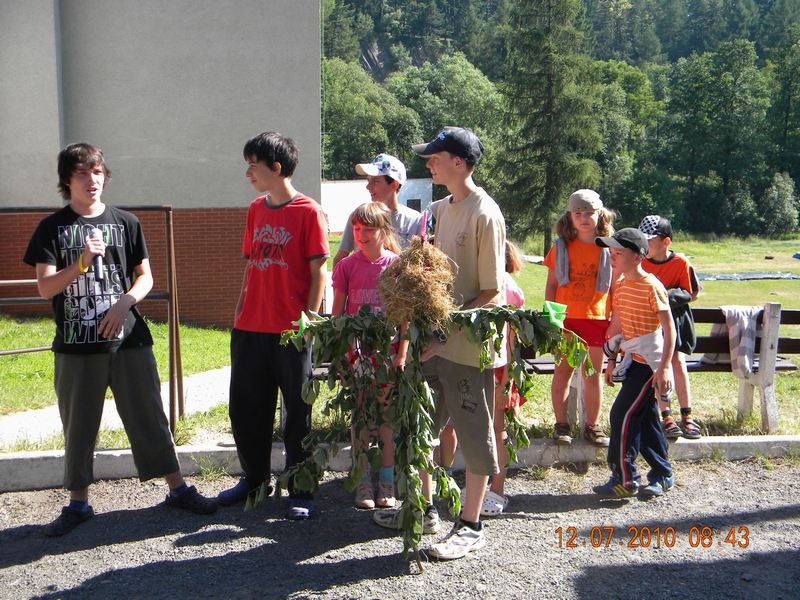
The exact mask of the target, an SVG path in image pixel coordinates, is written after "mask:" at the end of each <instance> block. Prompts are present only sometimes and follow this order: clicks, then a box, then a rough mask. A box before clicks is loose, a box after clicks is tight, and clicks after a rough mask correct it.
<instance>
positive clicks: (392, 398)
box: [246, 306, 591, 570]
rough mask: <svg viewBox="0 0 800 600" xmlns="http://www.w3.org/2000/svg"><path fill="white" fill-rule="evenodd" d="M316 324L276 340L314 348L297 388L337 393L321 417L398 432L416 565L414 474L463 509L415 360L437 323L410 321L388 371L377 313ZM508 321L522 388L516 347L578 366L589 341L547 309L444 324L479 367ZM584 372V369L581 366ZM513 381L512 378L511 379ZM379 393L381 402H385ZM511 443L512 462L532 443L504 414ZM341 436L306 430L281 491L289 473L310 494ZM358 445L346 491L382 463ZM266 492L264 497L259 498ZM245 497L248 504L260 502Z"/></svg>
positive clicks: (390, 333)
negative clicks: (440, 451) (437, 461)
mask: <svg viewBox="0 0 800 600" xmlns="http://www.w3.org/2000/svg"><path fill="white" fill-rule="evenodd" d="M314 316H315V320H313V321H309V320H308V319H306V318H305V317H304V318H303V319H302V320H301V322H300V328H299V330H298V331H285V332H284V333H283V334H282V336H281V343H282V344H288V343H293V344H294V345H295V346H296V347H297V348H298V349H301V348H303V347H306V346H310V347H311V355H312V363H313V366H314V367H315V368H318V367H323V366H327V371H326V372H325V373H323V374H321V375H315V376H313V377H312V378H311V379H310V380H309V381H308V382H307V383H306V384H305V385H304V387H303V397H304V399H305V401H306V402H307V403H309V404H312V403H313V402H314V401H315V400H317V398H318V396H319V394H320V390H321V387H322V385H323V384H324V385H327V386H328V388H329V389H330V390H334V389H336V387H337V385H338V391H337V393H336V395H335V396H334V397H333V398H332V399H329V400H327V401H326V403H325V405H324V406H323V407H322V413H323V414H325V415H329V414H331V413H332V412H335V411H338V412H339V413H340V414H344V415H350V421H351V423H352V425H353V427H354V429H355V435H356V436H357V437H358V436H359V435H360V433H361V432H362V431H363V430H364V429H365V428H367V430H369V429H370V428H371V427H373V426H374V425H375V424H376V423H380V422H385V423H387V424H388V425H389V426H390V427H391V428H392V429H393V430H394V433H395V457H394V458H395V481H396V486H397V491H398V495H399V496H404V497H405V500H404V501H403V504H402V507H401V509H400V514H399V522H400V525H401V529H402V531H403V555H404V556H406V557H407V556H408V552H409V550H413V552H414V555H415V558H416V560H417V563H418V565H419V567H420V570H422V569H423V567H422V563H421V561H420V560H419V553H418V548H419V543H420V540H421V539H422V518H423V514H424V512H425V509H426V508H427V500H426V498H425V496H424V494H423V493H422V483H421V480H420V478H419V471H420V470H425V471H428V472H431V473H433V482H434V485H435V489H436V492H435V493H436V494H437V495H438V496H439V497H440V498H442V499H444V500H446V501H447V503H448V507H449V509H450V512H451V513H452V514H458V513H459V512H460V510H461V503H460V499H459V493H460V490H459V488H458V486H457V485H456V483H455V481H454V480H453V479H452V478H451V477H449V476H448V475H447V474H446V473H445V471H444V469H442V468H440V467H436V466H435V465H434V464H433V462H432V459H431V457H432V455H433V447H434V443H435V441H436V435H435V434H434V424H433V419H432V416H431V415H432V414H433V409H434V399H433V395H432V393H431V390H430V388H429V387H428V384H427V383H426V382H425V379H424V377H423V374H422V363H421V362H420V356H421V354H422V351H423V349H424V348H425V347H426V346H427V345H428V344H429V342H430V339H431V337H432V336H433V335H435V334H434V329H436V327H433V326H431V325H430V324H429V323H427V322H425V321H423V320H421V319H414V320H412V322H411V323H410V324H409V326H408V330H407V332H406V338H407V339H408V340H409V348H408V360H407V362H406V365H405V368H404V369H397V370H395V369H393V368H392V361H391V357H392V340H393V338H395V336H396V328H395V326H394V324H392V323H390V322H389V321H388V320H387V319H386V317H385V315H383V314H372V313H370V312H369V310H368V307H366V306H364V307H362V308H361V310H359V312H358V313H357V314H355V315H351V316H341V317H335V318H324V317H319V316H318V315H314ZM506 325H508V326H509V327H510V328H511V330H512V331H513V332H514V334H515V336H516V339H517V341H518V343H516V344H514V345H513V347H512V351H511V355H510V356H509V361H508V366H507V368H508V373H509V378H510V380H511V381H513V382H514V383H515V384H516V385H517V388H518V389H519V392H520V394H522V395H523V396H525V395H528V394H530V392H531V390H532V385H533V382H532V379H531V378H532V375H531V374H529V373H528V372H527V370H526V365H525V362H524V360H523V358H522V354H521V348H522V347H533V349H534V350H535V352H536V354H554V355H555V357H556V360H557V361H560V360H562V358H566V359H567V361H568V362H569V364H570V365H571V366H577V365H579V364H580V363H581V362H582V361H583V360H584V359H586V358H587V352H586V345H585V344H584V343H583V340H581V339H580V338H578V336H575V335H573V336H570V340H569V341H568V340H567V339H566V336H565V335H564V331H563V329H562V328H561V327H560V326H559V325H560V324H559V323H554V322H553V320H552V318H550V316H549V315H548V314H547V313H544V312H536V311H530V310H521V309H516V308H514V307H510V306H501V307H494V308H478V309H472V310H464V311H454V312H452V313H451V325H450V327H451V329H452V328H455V327H458V328H460V329H462V330H463V333H464V335H466V337H467V339H468V340H469V341H470V342H472V343H473V344H475V345H478V346H480V348H481V353H480V355H481V363H482V365H483V366H487V365H489V364H491V356H492V351H499V350H500V349H501V348H502V344H503V343H505V342H504V339H505V332H506ZM587 368H591V367H590V366H589V365H587ZM509 385H510V382H509ZM384 395H385V396H386V398H387V399H388V404H386V405H384V402H382V400H383V397H384ZM506 428H507V431H508V434H509V436H508V439H507V440H506V447H507V449H508V452H509V462H511V461H515V460H516V457H517V454H516V449H517V448H518V447H519V445H522V446H527V445H529V440H528V436H527V433H526V431H525V428H524V426H523V425H522V424H521V423H520V422H519V420H518V419H517V418H516V417H515V416H514V412H513V411H509V412H508V413H506ZM342 433H344V432H343V431H342V430H341V429H334V430H331V431H330V432H329V433H328V434H327V435H325V436H321V435H320V434H318V433H316V432H312V433H311V434H310V435H309V436H307V437H306V439H305V440H303V447H304V449H306V450H307V451H308V452H310V456H309V457H308V458H307V459H306V460H305V461H304V462H302V463H300V464H298V465H295V466H293V467H291V468H289V469H287V471H286V472H284V473H283V474H282V475H281V476H280V477H279V479H278V485H279V486H281V487H284V486H286V485H287V483H288V481H289V478H291V477H293V478H294V486H295V488H296V489H298V490H302V491H308V492H312V493H317V492H318V491H319V482H320V480H321V479H322V477H323V475H324V471H325V467H326V465H327V464H328V461H329V459H330V458H332V457H335V456H336V453H337V452H338V445H337V441H338V440H340V439H341V435H342ZM380 446H381V442H380V441H379V442H378V447H371V448H368V449H361V448H357V447H354V448H353V455H352V463H351V468H350V472H349V474H348V477H347V480H346V481H345V487H346V488H347V489H348V490H350V491H352V490H354V489H355V487H356V486H357V485H358V483H359V482H360V481H361V478H362V477H363V475H364V466H363V463H362V460H361V457H362V456H365V455H366V457H367V460H368V462H369V463H370V464H371V465H372V466H373V470H377V469H378V468H379V466H380V450H381V448H380ZM264 496H265V494H261V498H260V501H263V498H264ZM260 501H259V498H258V497H257V498H256V501H254V502H250V501H248V505H247V507H246V508H248V509H249V508H253V507H256V506H258V505H259V504H260Z"/></svg>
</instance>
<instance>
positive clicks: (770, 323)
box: [523, 302, 800, 433]
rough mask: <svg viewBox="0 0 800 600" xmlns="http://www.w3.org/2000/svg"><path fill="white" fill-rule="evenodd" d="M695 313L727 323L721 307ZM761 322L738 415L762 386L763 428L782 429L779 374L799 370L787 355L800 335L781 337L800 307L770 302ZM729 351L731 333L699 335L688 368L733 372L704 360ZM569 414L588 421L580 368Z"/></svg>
mask: <svg viewBox="0 0 800 600" xmlns="http://www.w3.org/2000/svg"><path fill="white" fill-rule="evenodd" d="M692 316H693V317H694V321H695V324H708V323H711V324H713V323H725V315H724V313H723V312H722V311H721V310H720V309H719V308H692ZM758 323H759V324H760V325H761V329H760V332H759V334H760V335H759V337H758V339H757V340H756V353H757V354H756V356H755V358H754V364H753V375H752V376H751V377H750V379H740V380H739V406H738V410H737V418H743V417H746V416H749V415H750V414H751V413H752V412H753V394H754V391H755V388H758V390H759V399H760V405H761V423H762V427H763V429H764V432H765V433H772V432H775V431H777V429H778V410H777V402H776V399H775V373H777V372H787V371H796V370H797V365H796V364H795V363H794V362H792V361H791V360H789V359H787V358H786V355H789V354H800V338H798V337H781V336H780V325H800V310H797V309H787V310H781V305H780V304H777V303H773V302H768V303H767V304H765V305H764V309H763V310H762V312H761V314H760V315H759V317H758ZM764 347H766V348H767V349H768V351H767V352H762V349H763V348H764ZM729 352H730V348H729V345H728V337H727V336H724V337H717V336H715V337H712V336H710V335H705V336H703V335H698V336H697V346H696V348H695V352H694V354H692V355H690V356H686V369H687V370H688V371H689V373H702V372H727V373H730V372H731V365H730V364H725V363H717V364H709V363H706V362H703V361H702V360H701V357H702V356H703V354H705V353H723V354H727V353H729ZM523 357H524V358H525V359H526V362H527V363H528V370H529V371H530V372H533V373H536V374H541V375H552V374H553V371H554V370H555V363H554V359H553V357H552V356H540V357H536V356H535V355H534V354H533V351H532V349H528V348H524V349H523ZM569 416H570V419H572V420H577V421H578V422H579V425H580V426H581V427H583V425H584V424H585V422H586V416H585V410H584V408H583V380H582V378H580V377H578V376H577V369H576V376H575V377H574V378H573V383H572V389H571V390H570V400H569Z"/></svg>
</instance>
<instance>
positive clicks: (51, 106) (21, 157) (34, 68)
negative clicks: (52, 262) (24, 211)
mask: <svg viewBox="0 0 800 600" xmlns="http://www.w3.org/2000/svg"><path fill="white" fill-rule="evenodd" d="M56 29H57V23H56V13H55V11H54V4H53V0H26V1H25V2H9V1H3V2H0V206H37V205H41V204H53V203H54V202H56V198H57V194H56V187H55V185H56V182H57V178H56V175H55V170H56V155H57V153H58V150H59V147H60V144H61V134H60V118H59V91H58V69H57V62H58V52H57V46H58V44H57V35H56V33H57V32H56ZM1 239H2V238H0V240H1Z"/></svg>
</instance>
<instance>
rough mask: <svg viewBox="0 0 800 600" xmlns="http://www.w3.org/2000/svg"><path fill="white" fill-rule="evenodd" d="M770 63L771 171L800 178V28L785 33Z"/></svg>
mask: <svg viewBox="0 0 800 600" xmlns="http://www.w3.org/2000/svg"><path fill="white" fill-rule="evenodd" d="M771 57H772V60H770V61H769V62H768V65H769V68H770V71H771V73H772V77H773V80H774V85H773V86H772V103H771V106H770V109H769V113H768V115H769V116H768V120H769V125H770V131H771V137H772V141H773V148H774V152H773V154H774V156H773V157H772V160H771V163H772V165H771V166H772V167H773V168H774V169H776V170H777V171H778V172H788V173H789V175H790V176H791V178H792V180H797V179H798V177H800V25H794V26H793V27H791V28H788V29H787V30H786V33H785V35H784V39H783V40H782V42H781V43H780V44H779V45H778V47H777V48H776V49H775V50H774V51H773V52H772V53H771Z"/></svg>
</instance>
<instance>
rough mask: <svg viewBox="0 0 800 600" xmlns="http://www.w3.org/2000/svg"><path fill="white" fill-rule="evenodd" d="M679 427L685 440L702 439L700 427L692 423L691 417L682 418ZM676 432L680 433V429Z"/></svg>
mask: <svg viewBox="0 0 800 600" xmlns="http://www.w3.org/2000/svg"><path fill="white" fill-rule="evenodd" d="M681 427H683V437H685V438H686V439H687V440H699V439H700V438H701V437H703V433H702V432H701V431H700V426H699V425H698V424H697V423H695V422H694V419H692V417H683V418H682V419H681ZM678 431H680V429H679V430H678Z"/></svg>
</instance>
